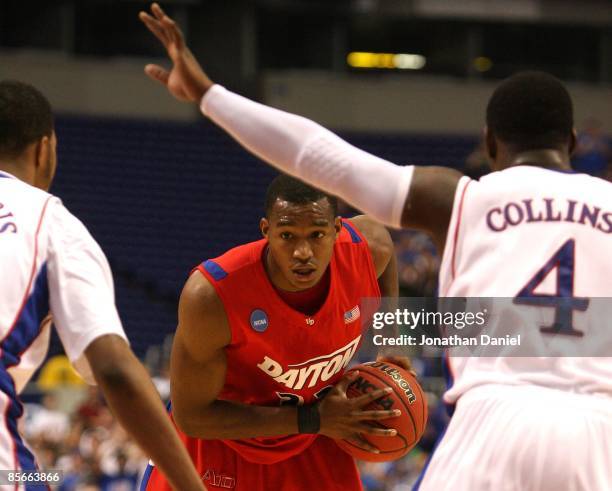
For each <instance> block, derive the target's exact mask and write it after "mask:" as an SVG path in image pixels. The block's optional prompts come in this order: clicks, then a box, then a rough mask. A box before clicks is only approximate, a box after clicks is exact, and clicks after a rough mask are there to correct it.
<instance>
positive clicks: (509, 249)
mask: <svg viewBox="0 0 612 491" xmlns="http://www.w3.org/2000/svg"><path fill="white" fill-rule="evenodd" d="M609 251H612V184H610V183H609V182H607V181H604V180H602V179H598V178H594V177H591V176H588V175H585V174H574V173H569V172H560V171H553V170H547V169H543V168H539V167H533V166H518V167H511V168H508V169H506V170H503V171H501V172H494V173H492V174H490V175H488V176H485V177H483V178H481V180H480V181H474V180H471V179H469V178H467V177H464V178H462V179H461V180H460V182H459V185H458V188H457V191H456V195H455V202H454V206H453V212H452V217H451V221H450V224H449V229H448V236H447V240H446V247H445V250H444V255H443V258H442V264H441V268H440V282H439V284H440V292H439V294H440V297H505V298H510V299H511V298H515V297H528V296H529V295H532V294H545V295H552V296H559V297H585V298H586V297H589V298H593V297H609V298H612V261H611V260H610V257H609ZM559 268H562V272H561V273H559V274H557V270H558V269H559ZM536 287H537V291H536V290H535V288H536ZM600 301H601V300H600ZM604 302H605V301H604ZM609 302H612V300H610V301H609ZM593 304H594V302H593V303H592V305H593ZM606 305H607V304H606ZM600 306H601V303H600ZM538 308H539V307H538ZM594 308H596V307H593V308H590V307H589V308H586V310H585V311H584V312H577V313H576V315H575V316H574V317H575V318H576V322H577V323H579V325H580V330H581V331H583V334H582V336H580V337H579V336H571V335H569V336H565V338H567V339H566V341H565V342H567V343H572V342H576V343H583V344H582V345H576V346H580V347H584V346H586V344H585V343H589V342H591V343H604V342H607V343H609V340H610V336H611V334H612V331H611V330H610V329H609V327H610V324H611V323H612V321H611V320H609V319H603V322H607V325H602V319H601V316H599V317H598V316H596V314H595V312H594V311H593V309H594ZM540 310H542V315H543V316H550V317H551V319H552V316H553V315H554V308H552V307H542V308H541V309H540ZM596 325H597V326H598V327H595V326H596ZM596 328H597V329H606V330H607V332H608V334H607V339H606V338H605V336H604V337H603V338H602V337H601V335H600V334H598V333H596V332H595V331H594V330H595V329H596ZM535 331H536V332H529V333H525V339H526V340H527V342H531V343H537V342H539V341H538V340H539V339H540V338H541V337H543V336H544V337H545V336H547V334H546V333H542V332H539V330H538V329H536V330H535ZM600 332H603V331H600ZM607 347H609V344H608V345H607ZM579 351H580V350H577V351H576V352H579ZM608 353H609V351H608ZM449 364H450V370H451V374H452V377H453V378H454V380H453V385H452V387H451V388H450V389H449V390H448V391H447V392H446V394H445V400H446V402H448V403H454V402H455V401H456V400H457V399H458V398H459V397H460V396H461V395H462V394H463V393H465V392H466V391H468V390H470V389H471V388H474V387H477V386H482V385H485V384H510V385H524V384H529V385H536V386H538V385H539V386H546V387H551V388H557V389H562V390H568V391H571V392H577V393H586V394H597V395H601V396H607V397H612V382H611V381H612V358H605V357H589V356H583V357H578V356H559V357H539V356H538V357H535V356H534V357H522V358H519V357H502V356H500V357H459V356H457V357H453V356H451V359H450V360H449Z"/></svg>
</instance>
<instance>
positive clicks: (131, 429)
mask: <svg viewBox="0 0 612 491" xmlns="http://www.w3.org/2000/svg"><path fill="white" fill-rule="evenodd" d="M85 356H86V357H87V360H88V361H89V364H90V365H91V368H92V371H93V374H94V377H95V379H96V381H97V382H98V385H99V386H100V389H102V392H103V393H104V397H105V398H106V401H107V402H108V405H109V407H110V408H111V410H112V411H113V414H114V415H115V417H116V418H117V420H118V421H119V423H121V425H122V426H123V427H124V428H125V429H126V430H127V431H128V433H129V434H130V435H131V436H132V437H133V438H134V440H136V442H137V443H138V444H139V445H140V447H141V448H142V449H143V450H144V452H145V454H146V455H147V456H149V457H150V458H151V459H152V460H153V462H155V465H157V467H158V468H159V469H160V470H161V471H162V472H163V473H164V475H165V476H166V478H167V479H168V481H169V482H170V484H171V485H172V487H173V488H174V489H178V490H185V489H193V490H205V489H206V488H205V487H204V485H203V484H202V480H201V479H200V477H199V476H198V473H197V472H196V470H195V468H194V467H193V464H192V462H191V458H190V457H189V454H188V453H187V450H186V449H185V447H184V446H183V444H182V443H181V441H180V440H179V438H178V436H177V434H176V430H175V429H174V427H173V426H172V423H171V422H170V418H168V414H167V413H166V410H165V408H164V406H163V404H162V402H161V400H160V399H159V395H158V393H157V391H156V390H155V387H154V386H153V384H152V383H151V379H150V378H149V374H148V373H147V371H146V370H145V369H144V367H143V366H142V365H141V364H140V362H139V361H138V360H137V359H136V357H135V356H134V354H133V353H132V351H131V350H130V348H129V346H128V345H127V343H126V342H125V340H124V339H122V338H120V337H119V336H116V335H106V336H101V337H99V338H98V339H95V340H94V341H93V342H92V343H91V344H90V345H89V346H88V347H87V349H86V350H85Z"/></svg>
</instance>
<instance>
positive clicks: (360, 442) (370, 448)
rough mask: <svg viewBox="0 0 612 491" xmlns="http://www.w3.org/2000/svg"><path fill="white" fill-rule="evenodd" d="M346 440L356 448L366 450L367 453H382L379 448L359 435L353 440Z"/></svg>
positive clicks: (352, 438)
mask: <svg viewBox="0 0 612 491" xmlns="http://www.w3.org/2000/svg"><path fill="white" fill-rule="evenodd" d="M346 440H347V441H348V442H350V443H352V444H353V445H355V446H356V447H358V448H361V449H363V450H366V451H367V452H372V453H380V450H378V448H376V447H375V446H374V445H372V444H371V443H369V442H368V441H367V440H365V439H364V438H363V437H361V436H359V435H358V434H357V433H356V434H355V435H353V436H352V437H351V438H347V439H346Z"/></svg>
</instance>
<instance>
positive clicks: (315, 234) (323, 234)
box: [310, 232, 325, 239]
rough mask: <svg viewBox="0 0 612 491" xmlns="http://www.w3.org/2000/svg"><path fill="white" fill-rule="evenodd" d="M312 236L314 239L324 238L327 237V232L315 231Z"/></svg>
mask: <svg viewBox="0 0 612 491" xmlns="http://www.w3.org/2000/svg"><path fill="white" fill-rule="evenodd" d="M310 236H311V237H312V238H313V239H322V238H323V237H325V233H323V232H313V233H312V234H311V235H310Z"/></svg>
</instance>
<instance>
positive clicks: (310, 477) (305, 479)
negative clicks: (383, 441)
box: [140, 436, 363, 491]
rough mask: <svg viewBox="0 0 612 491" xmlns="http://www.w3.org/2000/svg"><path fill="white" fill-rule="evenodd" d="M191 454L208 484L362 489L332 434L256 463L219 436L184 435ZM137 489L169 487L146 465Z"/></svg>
mask: <svg viewBox="0 0 612 491" xmlns="http://www.w3.org/2000/svg"><path fill="white" fill-rule="evenodd" d="M185 443H186V446H187V450H188V451H189V454H190V455H191V458H192V460H193V462H194V464H195V466H196V469H197V470H198V472H199V474H200V475H201V476H202V480H203V482H204V484H205V485H206V487H207V488H208V489H209V490H222V489H233V490H235V491H361V490H362V489H363V488H362V486H361V481H360V479H359V473H358V472H357V466H356V465H355V461H354V459H353V458H352V457H351V456H350V455H348V454H347V453H345V452H344V451H342V450H341V449H340V448H339V447H338V446H337V445H336V444H335V442H334V441H333V440H331V439H329V438H327V437H324V436H318V437H317V438H316V439H315V441H314V442H313V443H312V445H310V446H309V447H308V448H307V449H306V450H304V451H303V452H302V453H300V454H298V455H296V456H294V457H291V458H289V459H287V460H283V461H281V462H277V463H275V464H255V463H253V462H249V461H248V460H245V459H244V458H243V457H241V456H240V454H239V453H238V452H236V451H235V450H233V449H231V448H230V447H228V446H227V445H225V444H224V443H223V442H221V441H219V440H199V439H194V438H188V439H187V441H186V442H185ZM140 489H141V491H145V490H146V491H172V488H171V487H170V485H169V484H168V482H167V481H166V478H165V477H164V475H163V474H162V473H161V472H159V471H158V470H157V468H156V467H153V466H150V467H148V468H147V471H146V473H145V477H144V479H143V483H142V486H141V488H140Z"/></svg>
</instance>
